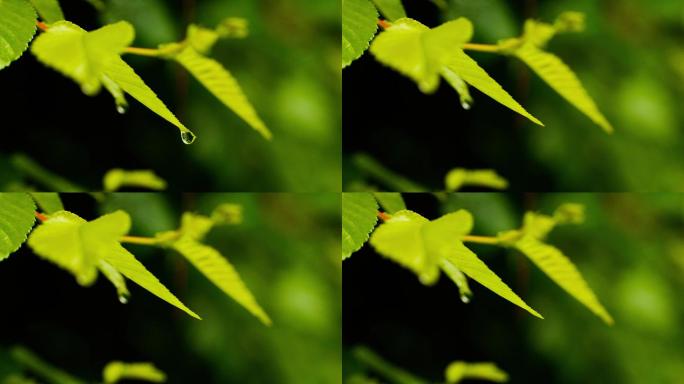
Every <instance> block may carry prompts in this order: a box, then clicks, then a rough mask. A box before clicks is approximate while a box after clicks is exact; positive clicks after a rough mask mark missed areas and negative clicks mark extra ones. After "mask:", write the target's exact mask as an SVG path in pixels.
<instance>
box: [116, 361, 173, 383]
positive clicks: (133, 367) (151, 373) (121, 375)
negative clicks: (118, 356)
mask: <svg viewBox="0 0 684 384" xmlns="http://www.w3.org/2000/svg"><path fill="white" fill-rule="evenodd" d="M102 378H103V380H104V384H116V383H118V382H119V381H121V380H141V381H149V382H152V383H163V382H165V381H166V374H165V373H164V372H162V371H161V370H159V369H158V368H157V367H155V366H154V364H152V363H124V362H122V361H112V362H111V363H109V364H107V365H106V366H105V368H104V370H103V372H102Z"/></svg>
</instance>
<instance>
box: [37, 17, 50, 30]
mask: <svg viewBox="0 0 684 384" xmlns="http://www.w3.org/2000/svg"><path fill="white" fill-rule="evenodd" d="M36 25H37V26H38V28H40V30H41V31H43V32H45V31H47V30H48V26H47V24H45V23H43V22H42V21H39V20H36Z"/></svg>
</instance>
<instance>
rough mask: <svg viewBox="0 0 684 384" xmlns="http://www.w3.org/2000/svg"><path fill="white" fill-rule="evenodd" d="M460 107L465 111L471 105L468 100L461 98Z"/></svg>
mask: <svg viewBox="0 0 684 384" xmlns="http://www.w3.org/2000/svg"><path fill="white" fill-rule="evenodd" d="M461 107H463V109H465V110H466V111H467V110H469V109H470V107H472V104H471V103H470V102H469V101H468V100H461Z"/></svg>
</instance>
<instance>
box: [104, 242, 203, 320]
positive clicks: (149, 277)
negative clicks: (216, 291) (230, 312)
mask: <svg viewBox="0 0 684 384" xmlns="http://www.w3.org/2000/svg"><path fill="white" fill-rule="evenodd" d="M102 256H103V259H104V260H105V261H106V262H108V263H109V264H111V265H112V266H113V267H114V268H115V269H116V270H117V271H119V272H120V273H121V274H122V275H124V276H126V277H127V278H128V279H130V280H132V281H133V282H134V283H136V284H138V285H139V286H141V287H143V288H145V289H146V290H148V291H149V292H150V293H152V294H153V295H155V296H157V297H159V298H160V299H162V300H164V301H166V302H167V303H169V304H171V305H173V306H174V307H176V308H178V309H180V310H182V311H184V312H185V313H187V314H188V315H190V316H192V317H194V318H196V319H198V320H201V317H199V316H198V315H197V314H196V313H195V312H193V311H192V310H190V308H188V307H186V306H185V304H183V303H182V302H181V301H180V300H178V298H177V297H176V296H174V295H173V293H171V292H170V291H169V290H168V289H167V288H166V287H165V286H164V284H162V283H160V282H159V280H157V278H156V277H155V276H154V275H153V274H152V273H150V271H148V270H147V268H145V266H144V265H142V263H140V262H139V261H138V260H137V259H136V258H135V256H133V255H132V254H131V253H130V252H128V251H127V250H126V249H125V248H124V247H122V246H121V245H120V244H118V243H117V244H114V245H113V246H112V247H111V249H110V250H109V252H107V253H104V254H102Z"/></svg>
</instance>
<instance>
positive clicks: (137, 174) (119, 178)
mask: <svg viewBox="0 0 684 384" xmlns="http://www.w3.org/2000/svg"><path fill="white" fill-rule="evenodd" d="M103 186H104V190H105V191H106V192H114V191H118V190H119V189H121V188H123V187H138V188H146V189H152V190H157V191H161V190H164V189H166V181H165V180H164V179H162V178H161V177H159V176H157V175H156V174H155V173H154V171H152V170H132V171H127V170H123V169H119V168H116V169H112V170H110V171H108V172H107V173H106V174H105V176H104V180H103Z"/></svg>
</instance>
